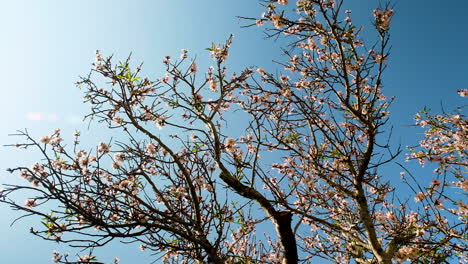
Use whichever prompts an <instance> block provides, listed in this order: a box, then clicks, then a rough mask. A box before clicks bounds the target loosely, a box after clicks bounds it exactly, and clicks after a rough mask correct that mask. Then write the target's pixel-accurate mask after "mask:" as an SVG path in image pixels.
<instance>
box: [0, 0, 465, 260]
mask: <svg viewBox="0 0 468 264" xmlns="http://www.w3.org/2000/svg"><path fill="white" fill-rule="evenodd" d="M290 2H294V1H293V0H290ZM349 2H350V4H351V5H352V6H351V9H352V10H353V20H354V22H355V23H356V24H359V23H365V24H369V22H370V21H371V18H372V15H371V10H372V9H373V8H374V7H375V6H377V5H378V1H371V0H365V1H364V0H361V1H351V0H350V1H349ZM351 2H357V3H351ZM393 3H395V10H396V15H395V17H394V19H393V22H392V29H391V30H392V31H391V32H392V41H391V44H392V46H393V48H392V51H391V58H390V61H389V68H388V70H387V72H386V74H385V77H384V78H385V81H384V85H385V89H384V93H385V94H386V95H387V96H395V97H396V101H395V103H394V104H393V106H392V108H391V113H392V116H391V124H392V125H393V126H394V140H395V142H401V144H402V146H403V147H404V146H407V145H414V144H416V143H417V141H418V139H420V138H421V135H420V133H421V130H419V129H417V128H414V127H410V126H407V125H411V124H412V123H413V120H412V118H413V115H414V113H415V112H417V111H419V110H421V109H422V108H423V107H424V106H429V107H431V108H432V109H434V110H437V111H440V110H441V106H443V107H444V108H445V109H446V110H450V109H451V108H453V106H455V105H461V104H463V103H466V99H465V100H464V99H463V98H461V97H459V96H458V95H457V94H456V90H457V89H462V88H468V85H467V81H468V53H467V51H466V48H467V40H468V20H467V19H466V17H467V15H466V14H467V12H468V1H465V0H452V1H450V2H449V4H448V3H445V2H444V1H436V0H412V1H408V0H396V1H394V2H393ZM0 4H1V6H0V25H1V27H0V34H1V36H2V38H1V41H0V58H1V62H0V80H1V81H0V90H1V95H2V100H1V104H0V108H1V113H2V122H1V123H0V145H5V144H10V143H15V142H16V140H17V139H16V138H14V137H8V134H10V133H14V132H15V130H17V129H24V128H28V129H29V131H30V132H31V134H32V135H34V136H36V137H39V136H41V135H45V134H47V133H50V131H52V130H53V129H54V128H58V127H60V128H62V130H63V135H64V136H65V138H68V140H70V141H71V134H72V132H73V131H74V130H75V129H80V130H81V131H82V134H83V139H86V140H84V143H85V144H88V146H89V147H90V146H92V144H95V143H97V142H99V140H100V139H101V138H102V139H105V138H106V134H105V130H104V129H102V128H101V127H99V126H96V125H93V126H92V130H91V131H89V130H87V129H86V125H84V124H83V123H81V122H80V118H81V116H83V115H84V114H85V113H87V110H88V107H87V105H84V104H82V93H81V92H80V91H79V90H78V89H77V88H76V87H75V85H74V83H75V82H76V81H77V80H78V75H84V74H87V73H88V71H89V69H90V68H91V63H92V62H93V61H94V53H95V50H96V49H100V50H102V52H103V54H105V55H109V54H115V57H116V58H119V59H124V58H125V57H126V56H127V55H128V54H129V53H130V52H133V56H132V57H133V60H134V61H137V62H138V61H144V62H145V65H144V71H145V72H147V73H151V74H152V75H151V76H152V77H160V76H161V74H162V73H163V72H162V70H163V67H162V64H161V63H160V61H161V60H162V58H163V56H165V55H171V56H173V57H177V56H178V55H179V52H180V49H182V48H187V49H189V51H190V53H191V54H192V55H193V54H196V55H197V58H198V60H199V61H200V62H203V61H204V63H202V64H205V65H207V63H208V62H209V58H208V54H207V53H206V51H205V50H204V49H205V48H206V47H209V46H210V45H211V42H223V41H224V40H225V39H226V38H227V37H228V36H229V34H230V33H233V34H234V35H235V38H234V44H233V48H232V50H231V57H230V60H229V65H230V67H231V69H232V70H237V71H238V70H240V69H242V68H244V67H245V66H251V65H256V66H262V67H265V68H269V69H274V68H275V67H276V66H275V65H273V64H272V63H271V61H272V60H273V59H274V58H278V57H279V56H280V51H279V49H278V47H279V46H280V44H281V41H279V42H276V43H275V42H272V41H271V40H264V39H263V33H262V31H261V29H258V28H255V27H252V28H248V29H241V28H240V26H241V25H242V22H240V21H239V19H238V18H236V16H238V15H240V16H250V17H258V16H259V15H260V14H261V12H263V9H262V8H261V7H260V6H259V4H258V2H257V1H255V0H235V1H232V0H171V1H163V0H153V1H151V0H146V1H135V0H133V1H130V0H81V1H71V0H67V1H65V0H49V1H40V0H29V1H26V0H11V1H7V0H1V1H0ZM28 113H42V115H43V116H45V119H44V120H40V121H37V120H36V121H34V120H29V119H28V118H27V116H28ZM418 133H419V134H418ZM38 158H40V156H39V155H38V154H37V153H32V152H26V151H18V150H15V149H12V148H6V147H3V146H2V147H0V183H20V182H21V179H19V177H17V176H15V175H10V174H8V173H7V172H5V169H6V168H8V167H14V166H17V165H26V164H28V165H29V164H30V163H31V162H32V161H34V160H37V159H38ZM403 159H404V157H403V156H401V157H400V160H403ZM411 167H412V168H414V170H416V166H411ZM388 173H389V174H395V172H394V170H393V169H390V168H389V169H388ZM416 174H417V175H421V177H429V179H430V176H427V175H429V174H430V170H429V169H425V170H424V169H422V170H418V172H417V173H416ZM424 175H425V176H424ZM392 177H398V176H397V175H394V176H392ZM18 216H20V215H19V214H18V212H13V211H11V210H9V208H7V207H6V206H4V205H0V263H9V264H22V263H36V264H46V263H50V258H51V252H52V250H54V249H56V248H57V245H56V244H54V243H52V242H45V241H42V240H40V239H39V238H36V237H34V236H32V235H30V234H29V233H28V230H29V227H30V226H31V225H33V224H35V223H33V222H34V219H28V220H23V221H20V222H18V223H16V224H15V225H14V226H13V227H10V226H9V225H10V223H11V221H12V220H13V219H15V218H16V217H18ZM35 220H36V221H35V222H36V223H37V222H38V221H37V219H35ZM67 250H68V249H65V251H67ZM71 252H73V250H71ZM96 254H97V255H98V256H100V260H102V261H111V260H112V259H113V257H114V256H119V257H120V258H121V263H150V262H151V261H152V260H154V258H153V257H151V256H150V255H149V254H148V253H147V252H141V251H139V250H138V248H137V245H120V244H113V245H111V246H110V247H108V248H105V249H101V250H98V251H96Z"/></svg>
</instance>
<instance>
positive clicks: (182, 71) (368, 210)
mask: <svg viewBox="0 0 468 264" xmlns="http://www.w3.org/2000/svg"><path fill="white" fill-rule="evenodd" d="M287 2H288V1H286V0H279V1H278V2H277V3H275V4H273V3H265V8H266V12H265V13H264V15H263V16H262V17H261V18H259V19H250V18H244V19H245V20H246V21H252V25H258V26H263V25H264V24H265V25H270V24H271V25H272V27H269V28H267V29H266V33H267V35H268V36H269V37H272V38H274V37H277V36H280V35H284V36H285V38H287V39H291V41H290V42H291V45H290V46H288V47H285V49H284V55H285V58H286V60H285V61H284V62H281V63H280V65H281V66H283V67H284V69H285V72H284V73H281V74H273V73H269V72H267V71H266V70H264V69H262V68H253V67H251V68H246V69H245V70H244V71H242V72H240V73H238V74H235V73H232V74H231V73H230V72H229V71H228V69H227V68H226V66H225V62H226V60H227V58H228V56H229V48H230V46H231V44H232V39H231V38H229V39H228V40H227V41H226V42H225V43H224V44H222V45H215V44H213V45H212V46H211V47H210V48H209V49H208V50H209V51H210V53H211V56H212V58H213V60H214V66H212V67H210V68H209V69H208V71H207V72H201V70H200V69H199V68H198V66H197V62H196V61H195V60H191V59H190V58H189V57H188V51H186V50H183V51H182V54H181V56H180V59H176V60H174V59H171V58H170V57H166V58H165V59H164V61H163V63H164V65H165V68H166V75H165V76H163V77H161V78H158V79H155V80H152V79H150V78H148V77H144V76H140V75H141V72H140V71H141V69H140V67H141V66H140V67H132V65H131V60H130V58H128V59H127V60H125V61H123V62H118V63H114V61H113V58H112V57H108V58H104V57H103V56H102V55H101V54H100V52H97V54H96V62H95V65H94V66H95V67H94V69H92V70H91V72H90V74H88V75H87V76H85V77H83V78H82V79H81V80H80V81H79V82H78V86H79V87H80V88H81V89H83V90H84V93H85V100H86V101H87V102H88V103H89V104H90V105H91V113H90V114H89V115H88V116H87V117H88V118H89V119H91V120H98V121H99V122H105V123H106V124H107V125H108V127H109V129H113V130H119V131H121V132H122V133H123V134H124V135H125V139H124V140H121V141H110V142H106V143H104V142H101V143H99V144H98V146H96V148H95V149H93V150H91V151H87V150H84V149H83V148H82V147H81V146H80V144H79V138H80V134H79V133H78V132H77V133H76V134H75V139H74V142H73V144H72V146H67V145H66V144H65V143H64V140H63V139H62V136H61V132H60V130H56V131H54V132H53V133H52V134H51V135H49V136H44V137H42V138H40V139H39V140H36V139H34V138H33V137H31V136H30V135H29V134H28V132H27V131H22V132H20V133H19V135H20V136H22V137H24V138H25V139H26V141H25V143H22V144H17V146H18V147H21V148H26V149H28V148H33V147H34V148H37V149H39V150H40V151H41V153H42V157H43V160H42V161H41V162H38V163H36V164H34V165H33V166H32V167H16V168H13V169H11V172H19V173H20V175H21V176H22V177H24V178H25V179H26V180H27V181H29V182H31V183H32V186H30V185H25V186H19V185H9V186H7V188H6V189H5V190H4V191H3V192H2V198H3V200H2V202H3V203H6V204H9V205H10V206H12V207H13V209H16V210H21V211H24V212H25V213H26V214H27V215H36V216H41V217H42V218H43V222H42V223H43V225H44V226H45V228H44V229H42V230H32V232H33V234H35V235H37V236H40V237H42V238H44V239H46V240H53V241H58V242H61V243H68V244H72V245H75V246H82V247H85V248H90V249H92V248H95V247H99V246H104V245H106V244H107V243H108V242H110V241H112V240H114V239H127V241H132V242H138V243H141V245H142V246H141V247H142V249H146V250H151V251H154V252H156V253H157V252H161V253H160V255H161V258H162V261H163V262H167V263H287V264H291V263H310V262H312V261H314V260H315V259H324V260H326V261H329V262H332V263H379V264H381V263H382V264H383V263H393V262H398V263H401V262H404V261H411V262H413V263H444V262H445V263H448V262H449V261H451V260H454V259H455V258H456V257H459V258H460V259H463V258H466V235H465V233H466V231H467V230H466V219H467V205H466V204H465V203H463V201H459V200H457V196H460V195H466V191H467V188H468V187H467V180H466V177H465V175H464V173H465V174H466V168H467V165H468V164H467V162H466V157H467V147H466V146H467V142H466V138H467V136H466V135H467V133H468V132H467V130H468V128H467V127H468V119H466V117H465V116H464V115H463V114H462V112H461V111H459V113H454V114H444V115H436V116H433V115H430V114H429V112H427V111H423V112H422V113H421V114H419V115H417V117H416V120H417V122H418V124H419V125H422V126H429V129H428V130H427V133H426V139H425V140H424V141H423V142H422V143H421V144H420V146H419V147H417V148H414V149H411V153H410V155H409V156H408V158H409V159H418V160H420V162H421V163H423V162H424V161H428V162H435V163H437V164H438V165H439V168H438V169H437V171H436V174H435V175H437V177H436V179H434V180H433V181H432V182H431V183H430V185H428V187H424V186H426V185H425V184H424V183H420V182H419V181H418V178H417V177H416V176H413V175H412V174H411V172H410V171H407V172H406V174H408V176H404V178H403V179H404V181H405V182H406V183H408V186H409V187H411V188H412V189H411V190H413V191H414V200H415V201H414V202H413V201H412V198H413V197H398V195H396V191H397V189H396V188H403V187H402V186H400V185H398V186H392V185H390V183H389V181H388V177H391V176H386V175H384V173H383V172H382V166H383V165H385V164H387V163H390V162H392V161H393V160H394V159H395V158H396V157H397V156H398V155H399V154H400V152H401V151H402V150H401V149H400V147H399V146H396V147H392V146H390V144H389V142H391V141H390V139H389V137H390V133H389V132H388V130H389V125H387V122H388V120H389V112H388V108H389V105H390V103H391V101H392V99H387V98H386V97H385V96H384V95H383V92H382V90H383V80H382V78H383V72H384V70H385V68H386V66H387V60H388V57H389V39H390V34H389V29H390V22H391V18H392V15H393V10H392V9H391V8H390V7H389V6H385V7H381V8H378V9H375V10H374V13H373V16H374V26H375V33H376V38H375V40H370V41H369V42H364V40H362V39H361V37H360V34H361V29H360V28H358V27H356V26H354V25H353V23H352V19H351V11H348V10H343V2H344V0H339V1H333V0H299V1H297V5H296V7H295V11H296V12H295V13H291V12H289V10H288V9H287V8H289V7H290V5H288V3H287ZM247 23H250V22H247ZM372 41H373V42H372ZM466 93H467V92H466V91H465V90H463V91H460V94H462V95H466ZM206 98H213V99H206ZM234 114H235V115H238V116H241V117H242V118H243V120H245V124H246V125H245V134H244V135H243V136H242V137H235V138H234V137H233V136H231V135H230V131H228V130H227V129H225V124H226V123H227V122H229V119H230V118H232V117H233V115H234ZM159 129H161V130H159ZM166 131H167V132H166ZM109 163H110V164H112V165H111V168H108V167H107V165H108V164H109ZM17 192H27V193H28V195H29V194H30V195H31V198H30V199H28V200H26V202H25V203H24V204H22V203H20V202H18V201H16V200H15V199H13V198H10V197H11V196H12V195H13V194H14V193H17ZM410 198H411V199H410ZM449 203H451V204H450V205H448V204H449ZM265 228H270V229H274V230H275V235H274V236H270V235H264V236H262V235H260V233H259V230H261V229H265ZM53 260H54V261H55V262H60V263H89V262H94V263H100V262H98V261H97V260H96V257H94V256H92V255H91V254H90V255H85V256H80V257H79V258H78V260H77V261H73V260H70V259H69V257H68V256H65V255H62V254H60V253H58V252H57V253H54V256H53ZM117 261H118V260H115V262H117Z"/></svg>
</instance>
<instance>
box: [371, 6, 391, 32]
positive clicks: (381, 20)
mask: <svg viewBox="0 0 468 264" xmlns="http://www.w3.org/2000/svg"><path fill="white" fill-rule="evenodd" d="M392 16H393V9H384V10H380V9H375V10H374V17H375V26H376V27H377V29H378V30H379V31H380V32H383V31H387V30H388V29H389V27H390V20H391V19H392Z"/></svg>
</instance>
